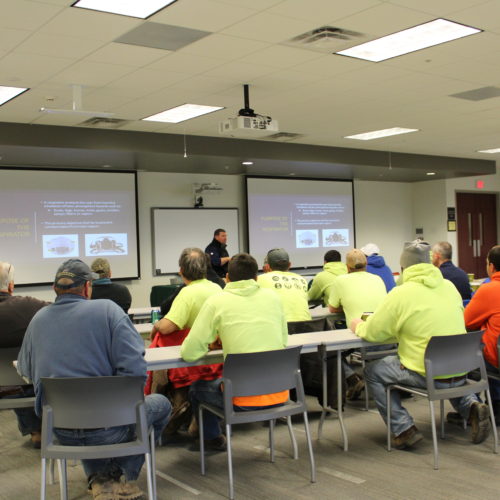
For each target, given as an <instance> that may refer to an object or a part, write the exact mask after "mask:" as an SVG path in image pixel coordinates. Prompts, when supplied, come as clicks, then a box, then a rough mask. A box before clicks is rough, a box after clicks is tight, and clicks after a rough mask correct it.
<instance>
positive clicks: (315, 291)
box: [307, 276, 321, 300]
mask: <svg viewBox="0 0 500 500" xmlns="http://www.w3.org/2000/svg"><path fill="white" fill-rule="evenodd" d="M319 282H320V280H318V276H315V277H314V278H313V280H312V284H311V288H309V290H308V292H307V300H316V299H320V298H321V287H320V283H319Z"/></svg>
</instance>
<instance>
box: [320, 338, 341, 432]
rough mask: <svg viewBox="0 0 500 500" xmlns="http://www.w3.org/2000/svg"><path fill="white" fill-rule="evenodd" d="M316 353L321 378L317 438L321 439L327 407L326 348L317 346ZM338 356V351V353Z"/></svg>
mask: <svg viewBox="0 0 500 500" xmlns="http://www.w3.org/2000/svg"><path fill="white" fill-rule="evenodd" d="M318 353H319V355H320V356H321V379H322V392H323V401H322V404H321V417H320V419H319V424H318V439H321V436H322V434H323V424H324V422H325V417H326V412H327V407H328V373H327V358H326V350H325V348H324V347H322V346H320V347H318ZM338 355H339V356H340V353H339V354H338Z"/></svg>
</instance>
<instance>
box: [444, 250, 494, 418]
mask: <svg viewBox="0 0 500 500" xmlns="http://www.w3.org/2000/svg"><path fill="white" fill-rule="evenodd" d="M486 266H487V267H486V269H487V271H488V276H489V278H490V279H491V281H490V282H489V283H485V284H483V285H481V286H480V287H479V288H478V290H477V292H476V293H475V294H474V295H473V296H472V299H471V301H470V302H469V304H467V307H466V308H465V311H464V316H465V326H466V327H467V328H468V329H469V330H483V329H484V330H485V332H484V335H483V343H484V350H483V353H484V359H485V361H486V368H487V369H488V370H489V371H493V372H494V373H496V374H498V349H497V344H498V336H499V335H500V246H498V245H497V246H494V247H493V248H492V249H491V250H490V251H489V252H488V257H487V259H486ZM489 385H490V392H491V399H492V400H493V401H492V402H493V411H494V412H495V420H496V422H497V425H500V382H498V380H493V379H489ZM452 418H453V417H452Z"/></svg>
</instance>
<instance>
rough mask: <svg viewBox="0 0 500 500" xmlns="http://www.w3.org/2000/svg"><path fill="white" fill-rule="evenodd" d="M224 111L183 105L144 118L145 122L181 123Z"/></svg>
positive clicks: (220, 107) (217, 107)
mask: <svg viewBox="0 0 500 500" xmlns="http://www.w3.org/2000/svg"><path fill="white" fill-rule="evenodd" d="M221 109H224V107H222V106H204V105H203V104H182V105H181V106H177V107H175V108H171V109H167V110H165V111H162V112H161V113H156V114H155V115H151V116H148V117H146V118H143V120H144V121H150V122H166V123H180V122H183V121H186V120H190V119H191V118H196V117H198V116H202V115H206V114H208V113H214V112H215V111H219V110H221Z"/></svg>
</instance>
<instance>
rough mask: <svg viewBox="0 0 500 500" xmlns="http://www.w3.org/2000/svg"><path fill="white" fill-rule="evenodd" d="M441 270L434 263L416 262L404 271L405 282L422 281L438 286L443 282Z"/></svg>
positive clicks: (425, 284) (433, 286)
mask: <svg viewBox="0 0 500 500" xmlns="http://www.w3.org/2000/svg"><path fill="white" fill-rule="evenodd" d="M443 279H444V278H443V275H442V274H441V271H440V270H439V269H438V268H437V267H436V266H434V265H432V264H415V265H413V266H410V267H407V268H406V269H405V270H404V271H403V283H420V284H422V285H424V286H426V287H429V288H436V287H437V286H439V285H440V284H441V283H442V282H443Z"/></svg>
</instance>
